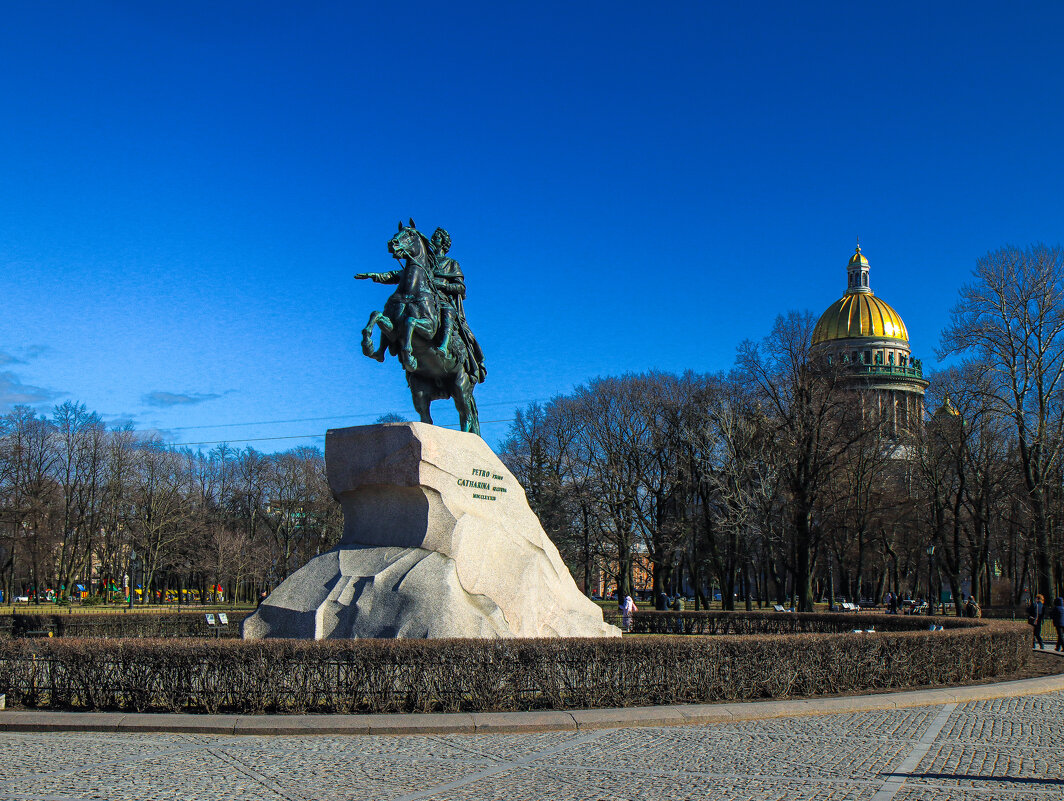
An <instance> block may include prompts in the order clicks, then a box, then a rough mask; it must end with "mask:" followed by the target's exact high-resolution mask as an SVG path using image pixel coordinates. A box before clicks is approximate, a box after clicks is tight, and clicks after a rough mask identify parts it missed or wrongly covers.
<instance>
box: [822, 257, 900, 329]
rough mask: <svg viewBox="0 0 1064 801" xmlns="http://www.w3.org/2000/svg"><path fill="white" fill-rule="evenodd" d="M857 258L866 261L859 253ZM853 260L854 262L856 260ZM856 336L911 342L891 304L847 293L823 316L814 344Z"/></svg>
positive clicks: (870, 294) (869, 296)
mask: <svg viewBox="0 0 1064 801" xmlns="http://www.w3.org/2000/svg"><path fill="white" fill-rule="evenodd" d="M858 257H859V258H861V260H862V261H863V260H864V257H863V256H861V254H860V253H856V254H854V258H855V259H856V258H858ZM850 261H851V263H852V262H853V259H851V260H850ZM865 263H866V264H867V262H865ZM855 337H870V338H876V339H880V338H887V339H901V340H904V341H905V342H908V341H909V332H908V331H906V330H905V323H903V322H902V320H901V315H899V314H898V313H897V312H896V311H894V309H892V308H891V307H890V304H888V303H886V302H884V301H882V300H880V299H879V298H877V297H876V296H875V295H873V294H872V293H871V292H847V293H846V294H845V295H843V296H842V297H841V298H839V299H838V300H837V301H835V302H834V303H832V304H831V305H830V306H829V307H828V310H827V311H825V312H824V313H823V314H822V315H820V319H819V320H817V324H816V328H814V329H813V344H814V345H818V344H820V343H821V342H830V341H832V340H836V339H850V338H855Z"/></svg>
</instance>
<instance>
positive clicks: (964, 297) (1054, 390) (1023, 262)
mask: <svg viewBox="0 0 1064 801" xmlns="http://www.w3.org/2000/svg"><path fill="white" fill-rule="evenodd" d="M940 354H941V355H942V356H948V355H952V354H961V355H964V356H966V357H969V358H973V357H974V359H976V360H978V362H979V363H980V364H982V365H983V369H984V371H985V374H986V376H987V379H988V380H987V381H986V384H985V389H984V390H983V391H984V392H985V394H986V396H987V399H988V401H989V402H990V403H991V404H992V406H993V408H994V409H995V411H996V412H997V414H999V415H1001V416H1003V417H1005V418H1007V419H1010V420H1012V422H1013V425H1014V426H1015V433H1016V445H1017V457H1018V464H1019V469H1020V473H1021V476H1022V479H1023V484H1024V488H1025V490H1026V497H1025V499H1024V500H1025V502H1026V505H1027V507H1028V510H1029V512H1030V515H1031V523H1032V526H1033V535H1034V536H1033V539H1034V551H1035V553H1034V556H1035V574H1036V576H1035V579H1036V585H1037V588H1038V591H1040V592H1042V593H1043V594H1045V595H1046V596H1048V597H1052V595H1053V593H1054V590H1055V589H1056V588H1057V587H1056V580H1055V575H1054V573H1055V571H1054V561H1053V543H1052V542H1051V535H1052V530H1051V519H1052V516H1053V510H1052V508H1051V505H1052V498H1051V496H1052V491H1053V486H1052V484H1053V482H1054V481H1055V480H1056V477H1057V475H1058V471H1059V468H1060V460H1061V449H1062V447H1064V413H1062V412H1064V404H1062V390H1064V383H1062V382H1064V251H1061V249H1060V248H1049V247H1046V246H1044V245H1037V246H1034V247H1029V248H1027V249H1025V250H1021V249H1019V248H1014V247H1006V248H1003V249H1001V250H998V251H995V252H992V253H989V254H987V255H986V256H985V257H983V258H981V259H979V261H978V262H977V263H976V267H975V273H974V280H973V282H972V283H970V284H968V285H966V286H964V287H963V288H962V289H961V298H960V301H959V303H958V304H957V305H956V306H955V307H954V309H953V311H952V314H951V320H950V324H949V326H947V328H946V330H945V331H944V332H943V334H942V347H941V348H940Z"/></svg>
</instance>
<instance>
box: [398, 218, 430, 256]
mask: <svg viewBox="0 0 1064 801" xmlns="http://www.w3.org/2000/svg"><path fill="white" fill-rule="evenodd" d="M388 252H389V253H391V254H392V258H395V259H409V260H411V261H413V262H414V263H416V264H420V265H421V266H423V267H424V266H427V264H426V262H427V261H428V260H429V259H431V258H432V250H431V249H430V248H429V246H428V240H426V239H425V236H424V234H422V233H421V232H420V231H419V230H417V228H416V227H415V226H414V221H413V220H411V221H410V225H403V223H402V222H401V221H400V223H399V232H398V233H397V234H396V235H395V236H393V237H392V238H391V239H389V240H388Z"/></svg>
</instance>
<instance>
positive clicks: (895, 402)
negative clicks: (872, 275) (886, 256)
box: [810, 245, 928, 436]
mask: <svg viewBox="0 0 1064 801" xmlns="http://www.w3.org/2000/svg"><path fill="white" fill-rule="evenodd" d="M868 272H869V269H868V259H866V258H865V257H864V255H863V254H862V253H861V246H860V245H858V246H857V252H856V253H854V254H853V256H852V257H851V258H850V262H849V264H847V265H846V292H845V293H844V294H843V296H842V297H841V298H839V299H838V300H837V301H835V302H834V303H832V304H831V305H830V306H829V307H828V308H827V310H826V311H825V312H824V313H823V314H822V315H820V319H819V320H818V321H817V324H816V327H815V328H814V329H813V341H812V347H811V349H810V351H811V355H812V356H814V357H821V358H826V359H827V360H828V361H829V362H830V363H831V364H833V365H838V366H839V369H840V374H841V377H842V380H843V381H844V382H845V384H846V385H847V386H848V387H849V388H850V389H853V390H854V391H855V392H856V393H857V394H858V396H859V397H860V399H861V403H862V405H863V406H865V408H867V409H868V410H869V411H870V412H871V411H875V412H876V413H877V414H878V415H881V418H880V419H885V420H886V421H887V425H888V427H889V429H890V431H891V433H892V434H893V435H894V436H898V435H899V434H901V433H903V432H906V431H915V430H916V429H917V428H918V427H919V426H920V425H921V424H922V421H923V414H924V389H925V388H926V387H927V383H928V382H927V381H926V380H924V377H923V371H922V369H921V365H920V360H919V359H916V358H914V357H913V355H912V352H911V350H910V347H909V332H908V331H907V330H906V328H905V323H904V322H902V319H901V315H899V314H898V313H897V312H896V311H895V310H894V308H893V307H892V306H891V305H890V304H888V303H887V302H886V301H884V300H882V299H881V298H879V297H876V295H875V294H874V293H873V292H872V289H871V287H870V286H869V280H868ZM870 405H873V406H872V407H871V408H870Z"/></svg>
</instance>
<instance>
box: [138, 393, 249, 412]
mask: <svg viewBox="0 0 1064 801" xmlns="http://www.w3.org/2000/svg"><path fill="white" fill-rule="evenodd" d="M226 394H228V393H226ZM220 397H222V396H221V395H219V394H218V393H216V392H208V393H201V392H165V391H163V390H158V389H157V390H155V391H154V392H149V393H148V394H147V395H145V396H144V397H143V398H141V400H142V401H143V402H144V403H145V404H147V405H148V406H154V407H156V408H162V409H168V408H170V407H171V406H192V405H195V404H197V403H203V402H204V401H209V400H215V399H217V398H220Z"/></svg>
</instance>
